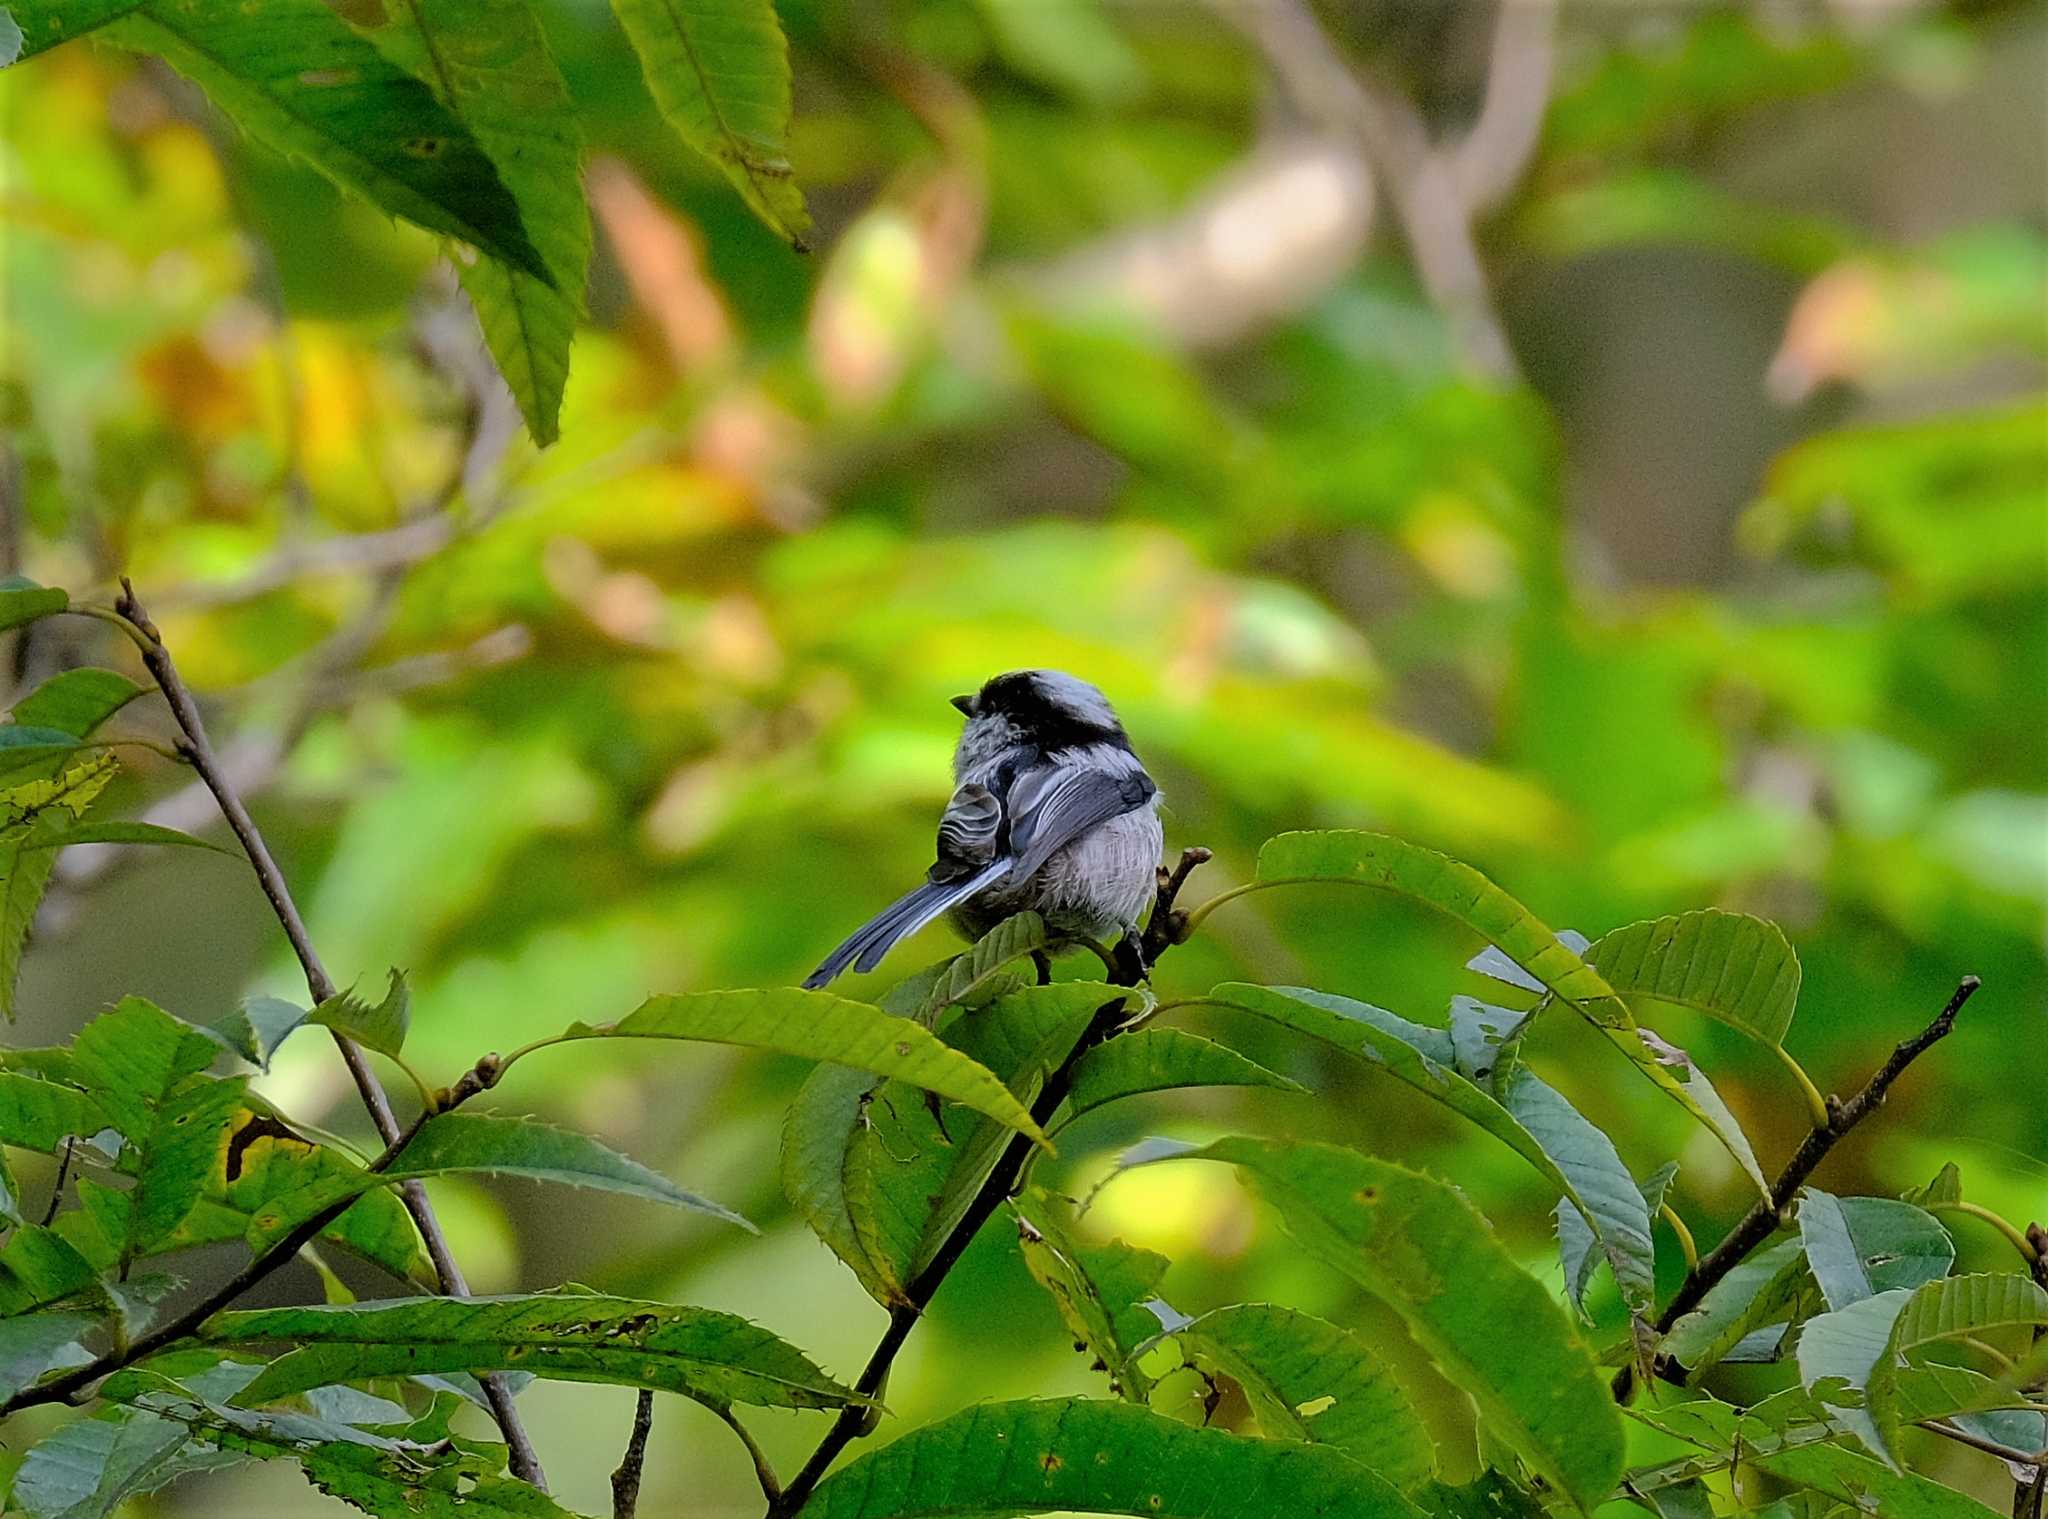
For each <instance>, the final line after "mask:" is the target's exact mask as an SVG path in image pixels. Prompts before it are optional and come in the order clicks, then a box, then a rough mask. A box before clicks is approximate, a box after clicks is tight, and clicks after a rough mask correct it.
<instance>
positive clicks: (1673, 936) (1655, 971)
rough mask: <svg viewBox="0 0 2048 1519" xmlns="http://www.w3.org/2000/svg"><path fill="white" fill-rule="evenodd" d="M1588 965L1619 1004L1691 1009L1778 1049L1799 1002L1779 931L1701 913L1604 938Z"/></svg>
mask: <svg viewBox="0 0 2048 1519" xmlns="http://www.w3.org/2000/svg"><path fill="white" fill-rule="evenodd" d="M1583 958H1584V959H1585V961H1586V963H1587V964H1589V965H1591V966H1592V967H1593V968H1594V969H1596V970H1598V971H1599V972H1600V974H1601V975H1602V976H1603V977H1605V978H1606V981H1607V984H1608V985H1609V986H1611V987H1613V988H1614V990H1615V991H1616V992H1618V993H1619V994H1621V995H1622V996H1623V997H1645V998H1650V999H1653V1000H1655V1001H1658V1002H1669V1003H1673V1004H1675V1005H1677V1006H1679V1007H1689V1008H1692V1009H1695V1010H1696V1011H1699V1012H1703V1013H1705V1014H1707V1015H1708V1016H1709V1017H1712V1018H1716V1019H1719V1020H1720V1021H1721V1022H1723V1023H1726V1024H1728V1025H1730V1026H1731V1027H1734V1028H1738V1029H1740V1030H1742V1032H1744V1033H1745V1034H1750V1035H1753V1036H1754V1037H1756V1038H1758V1039H1761V1040H1762V1041H1763V1042H1764V1043H1766V1044H1770V1045H1782V1044H1783V1043H1784V1042H1785V1031H1786V1030H1787V1029H1789V1028H1790V1027H1791V1026H1792V1013H1793V1009H1794V1008H1795V1007H1796V1006H1797V1005H1798V1002H1799V957H1798V955H1796V954H1794V953H1793V951H1792V945H1791V944H1790V942H1788V941H1787V940H1786V938H1785V934H1784V931H1783V930H1781V929H1780V928H1779V927H1778V925H1777V924H1775V923H1768V922H1766V921H1764V920H1763V919H1762V918H1752V917H1750V916H1748V915H1747V914H1745V913H1736V912H1722V911H1720V910H1719V909H1718V908H1707V909H1703V910H1701V911H1698V912H1687V913H1679V914H1677V915H1676V916H1674V917H1668V918H1655V919H1651V920H1649V921H1647V922H1642V923H1631V924H1628V925H1627V926H1626V927H1624V928H1617V929H1615V930H1613V931H1612V932H1611V933H1606V934H1602V935H1601V936H1600V937H1599V938H1598V939H1596V940H1594V941H1593V944H1592V945H1591V947H1590V948H1588V949H1587V950H1586V951H1585V954H1584V957H1583Z"/></svg>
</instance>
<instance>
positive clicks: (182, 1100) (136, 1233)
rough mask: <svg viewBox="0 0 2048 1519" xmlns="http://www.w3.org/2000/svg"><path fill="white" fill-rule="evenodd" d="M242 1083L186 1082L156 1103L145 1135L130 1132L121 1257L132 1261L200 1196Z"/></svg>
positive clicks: (180, 1220)
mask: <svg viewBox="0 0 2048 1519" xmlns="http://www.w3.org/2000/svg"><path fill="white" fill-rule="evenodd" d="M247 1086H248V1082H247V1080H246V1079H245V1078H243V1077H240V1076H236V1077H233V1078H231V1079H229V1080H226V1081H221V1080H215V1079H213V1078H211V1077H201V1078H199V1079H197V1080H194V1081H190V1082H187V1083H186V1084H185V1085H183V1086H182V1087H180V1088H179V1090H178V1091H177V1092H176V1093H174V1094H173V1095H171V1096H170V1097H167V1098H166V1099H165V1100H164V1102H163V1103H162V1104H161V1105H160V1106H159V1107H158V1109H157V1112H156V1115H155V1121H154V1123H153V1124H152V1125H151V1128H150V1131H149V1132H148V1133H147V1134H146V1135H143V1136H140V1137H136V1136H131V1139H133V1141H134V1144H135V1147H136V1154H135V1157H134V1161H133V1171H134V1176H135V1185H134V1187H133V1188H131V1189H130V1190H129V1193H128V1199H129V1204H130V1207H129V1217H128V1238H127V1240H126V1242H125V1244H124V1245H123V1248H122V1252H121V1254H122V1259H123V1260H132V1259H133V1258H134V1257H135V1256H137V1255H139V1254H141V1253H142V1252H144V1251H146V1250H148V1249H149V1248H150V1247H152V1246H154V1245H156V1244H158V1243H160V1242H161V1241H162V1240H164V1239H165V1238H166V1237H168V1236H169V1235H170V1233H171V1231H172V1230H174V1229H176V1228H177V1227H178V1225H179V1224H181V1223H183V1222H184V1221H185V1216H186V1215H187V1214H188V1213H190V1212H191V1211H192V1209H193V1208H194V1207H195V1206H197V1204H198V1202H199V1200H200V1199H201V1198H202V1197H203V1196H205V1194H206V1190H207V1186H208V1184H209V1183H210V1182H211V1181H212V1179H213V1171H214V1165H215V1162H216V1161H217V1159H218V1157H219V1155H220V1152H221V1135H222V1132H223V1131H224V1130H225V1129H226V1128H227V1126H228V1124H229V1123H230V1122H231V1121H232V1120H233V1119H234V1118H235V1117H236V1115H237V1114H239V1113H240V1112H241V1109H242V1093H243V1090H244V1089H245V1088H246V1087H247ZM124 1159H126V1157H124Z"/></svg>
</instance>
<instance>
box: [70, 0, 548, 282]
mask: <svg viewBox="0 0 2048 1519" xmlns="http://www.w3.org/2000/svg"><path fill="white" fill-rule="evenodd" d="M354 13H355V12H351V14H354ZM104 35H105V37H106V40H108V41H109V42H114V43H117V44H119V45H120V46H122V47H126V48H132V49H134V50H136V51H138V52H145V53H155V54H158V55H159V56H161V57H162V58H163V59H164V60H165V61H166V62H167V63H169V64H170V65H171V67H173V68H175V69H176V70H177V71H178V72H179V73H181V74H183V75H185V76H186V77H187V78H189V79H191V80H192V81H193V82H194V83H196V84H198V85H199V86H200V88H202V89H203V90H205V91H206V93H207V94H208V95H209V96H211V97H212V99H213V102H214V104H216V105H218V106H219V107H220V108H221V109H222V110H223V111H224V112H226V113H227V114H228V115H229V116H231V117H232V118H233V119H234V120H235V122H236V124H237V125H238V126H240V127H242V128H243V129H244V130H246V131H247V132H248V133H249V134H250V135H251V136H252V137H255V138H258V139H259V140H261V141H263V142H264V143H266V144H268V145H269V146H270V147H272V148H274V149H276V150H277V151H278V152H280V153H285V154H288V155H290V156H293V157H297V158H301V159H303V160H305V161H306V162H307V163H309V164H311V165H312V166H313V167H314V168H316V169H318V170H319V171H320V172H321V173H323V174H325V175H326V176H327V177H328V178H330V179H332V180H334V181H335V182H336V183H337V184H340V185H342V186H343V187H344V188H346V189H350V190H354V191H355V192H356V193H358V194H360V195H363V196H366V197H368V198H369V199H370V200H371V201H373V202H374V203H375V204H377V205H379V206H381V207H383V208H384V209H385V210H386V211H388V212H390V213H392V214H393V215H395V216H402V217H404V218H406V219H407V220H408V221H412V222H417V223H418V224H419V225H420V226H422V227H425V228H427V229H428V230H429V231H433V232H440V233H443V234H445V235H447V236H449V237H453V238H457V239H459V240H461V241H462V242H465V243H469V244H471V245H472V246H474V247H476V248H478V249H480V250H482V251H483V252H486V253H489V254H491V255H493V256H495V257H497V258H500V259H503V260H504V261H505V262H507V263H508V264H510V265H512V266H513V267H515V268H519V269H523V270H525V271H526V272H527V273H529V274H532V275H534V276H535V277H536V278H541V279H545V278H546V277H547V264H546V262H545V261H544V260H543V259H542V258H541V256H540V254H539V253H538V252H537V251H536V250H535V248H534V244H533V242H532V240H531V238H530V237H529V235H528V231H527V229H526V227H525V225H524V223H523V222H522V220H521V218H520V214H519V206H518V204H517V202H516V201H515V200H514V199H513V196H512V194H511V192H510V191H509V190H507V189H506V187H505V184H504V182H503V181H502V180H501V179H500V178H499V175H498V171H497V169H496V168H495V167H494V166H493V165H492V163H491V160H490V158H489V157H488V156H487V155H486V154H485V152H484V150H483V149H482V148H481V147H480V146H479V145H478V143H477V141H476V139H475V138H474V137H473V136H472V135H471V134H470V133H469V132H468V131H467V130H466V129H465V128H464V127H463V125H462V123H461V122H459V121H457V120H456V119H455V117H454V116H452V115H450V114H449V112H448V111H447V110H446V109H445V108H444V107H443V106H442V105H441V103H440V102H439V101H437V100H436V99H435V98H434V95H433V92H432V91H431V90H430V89H429V88H428V87H427V85H426V84H424V83H422V82H421V81H420V80H419V79H418V78H416V77H414V76H413V75H412V74H410V73H409V72H407V71H406V70H405V69H402V68H400V67H399V66H398V65H396V64H394V63H392V62H390V61H389V60H388V59H386V58H385V57H383V56H382V55H381V54H380V53H379V52H378V50H377V49H376V48H375V47H374V46H373V45H372V44H371V43H370V42H368V41H366V40H365V39H364V38H363V37H362V36H360V35H358V34H357V33H356V32H355V31H353V30H352V29H350V28H349V27H348V26H347V25H346V24H345V23H344V22H343V21H342V20H341V18H340V17H339V16H338V15H337V14H336V12H335V11H334V10H333V9H332V8H330V7H329V6H328V5H326V4H325V3H323V0H264V4H263V6H262V7H261V9H260V10H258V11H255V12H251V11H250V10H249V9H248V8H247V7H246V6H244V5H242V4H241V3H240V0H150V3H149V4H147V5H145V6H144V7H143V8H142V9H141V10H139V11H137V12H134V13H133V14H130V15H128V16H125V17H123V18H122V19H121V20H119V21H116V22H114V23H113V24H112V25H111V26H110V27H108V28H107V29H106V32H105V34H104Z"/></svg>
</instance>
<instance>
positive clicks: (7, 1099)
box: [0, 1071, 112, 1155]
mask: <svg viewBox="0 0 2048 1519" xmlns="http://www.w3.org/2000/svg"><path fill="white" fill-rule="evenodd" d="M111 1126H112V1125H111V1124H110V1122H109V1121H108V1118H107V1115H106V1114H105V1112H103V1111H102V1110H101V1109H100V1107H99V1105H98V1104H97V1103H96V1102H94V1101H93V1099H92V1098H91V1096H90V1095H88V1094H87V1093H85V1092H82V1091H80V1090H79V1089H78V1088H77V1087H74V1086H68V1085H66V1084H64V1083H62V1082H57V1081H44V1080H42V1079H41V1078H39V1077H36V1076H31V1075H28V1074H27V1073H26V1072H22V1071H0V1143H5V1144H10V1145H15V1146H18V1147H19V1148H21V1149H24V1150H38V1151H41V1152H42V1153H43V1154H45V1155H56V1154H58V1153H60V1152H61V1151H62V1150H63V1148H64V1143H65V1141H66V1140H69V1139H85V1138H88V1137H90V1136H92V1135H95V1134H100V1133H103V1132H105V1131H106V1130H107V1129H108V1128H110V1127H111Z"/></svg>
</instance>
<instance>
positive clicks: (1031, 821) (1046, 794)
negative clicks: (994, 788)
mask: <svg viewBox="0 0 2048 1519" xmlns="http://www.w3.org/2000/svg"><path fill="white" fill-rule="evenodd" d="M1158 789H1159V788H1158V787H1156V786H1154V785H1153V784H1152V777H1151V776H1149V775H1147V774H1146V773H1145V772H1144V771H1143V770H1142V769H1139V768H1137V767H1135V766H1133V767H1132V768H1131V769H1129V770H1127V771H1124V772H1122V773H1121V774H1118V773H1115V772H1112V771H1109V770H1104V769H1100V768H1098V767H1095V766H1090V765H1041V766H1040V767H1038V768H1037V769H1035V770H1027V771H1025V772H1024V773H1023V774H1022V775H1020V776H1018V777H1017V779H1016V781H1015V782H1014V783H1013V784H1012V785H1011V787H1010V792H1009V795H1008V796H1007V797H1005V798H1004V806H1005V809H1006V810H1007V811H1008V813H1009V816H1010V853H1011V855H1012V856H1013V857H1014V858H1015V859H1016V861H1017V864H1016V868H1015V869H1014V870H1013V871H1012V872H1011V874H1012V876H1013V877H1014V878H1015V879H1017V880H1020V881H1021V880H1023V879H1025V878H1026V877H1028V876H1029V875H1030V874H1031V873H1032V872H1033V871H1034V870H1036V869H1038V867H1039V866H1041V865H1043V864H1044V863H1045V862H1046V861H1047V860H1049V859H1051V858H1052V857H1053V855H1054V854H1055V853H1056V852H1058V851H1059V850H1060V849H1061V848H1062V847H1063V846H1064V845H1067V844H1070V843H1072V842H1073V841H1074V840H1075V839H1078V838H1080V837H1081V836H1082V835H1083V834H1085V833H1087V832H1088V831H1089V830H1090V829H1092V828H1099V827H1101V826H1102V825H1103V824H1104V823H1106V822H1108V821H1109V820H1110V819H1111V818H1115V817H1122V816H1123V815H1124V814H1125V813H1126V812H1133V811H1135V810H1137V809H1138V808H1140V807H1142V806H1144V805H1145V803H1146V802H1148V801H1150V800H1151V799H1152V797H1153V796H1154V795H1155V794H1156V793H1157V791H1158Z"/></svg>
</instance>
